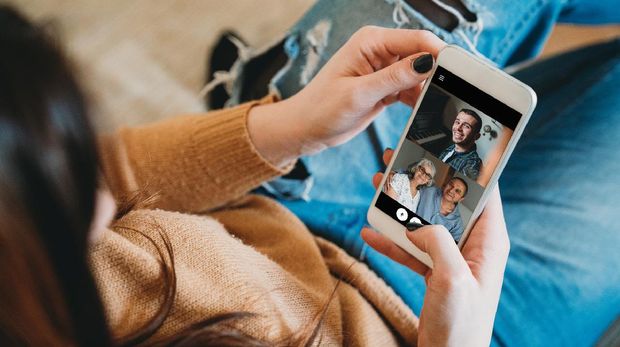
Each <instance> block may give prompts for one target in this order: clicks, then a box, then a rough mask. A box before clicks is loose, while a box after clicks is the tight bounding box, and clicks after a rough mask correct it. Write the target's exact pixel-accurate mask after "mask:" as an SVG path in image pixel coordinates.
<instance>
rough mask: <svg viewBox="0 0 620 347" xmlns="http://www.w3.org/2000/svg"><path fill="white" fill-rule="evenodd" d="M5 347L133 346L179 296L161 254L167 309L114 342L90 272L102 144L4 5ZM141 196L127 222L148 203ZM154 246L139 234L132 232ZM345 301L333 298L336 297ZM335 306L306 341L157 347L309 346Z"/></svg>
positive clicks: (202, 328) (43, 49) (211, 323)
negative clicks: (89, 251)
mask: <svg viewBox="0 0 620 347" xmlns="http://www.w3.org/2000/svg"><path fill="white" fill-rule="evenodd" d="M0 52H1V53H0V345H3V346H5V345H63V346H113V345H118V346H130V345H135V344H139V343H141V342H144V341H146V340H147V339H149V338H150V337H151V336H153V334H155V332H157V330H158V329H159V328H160V327H161V326H162V324H163V322H164V320H165V319H166V317H167V316H168V313H169V311H170V309H171V307H172V304H173V301H174V297H175V294H176V275H175V271H174V254H173V253H172V248H171V246H170V242H169V240H168V238H167V236H166V233H165V232H164V231H163V230H160V237H161V238H162V239H163V240H164V244H165V247H164V248H157V252H158V253H159V257H160V259H161V268H162V273H163V282H164V283H163V284H164V286H163V291H162V295H163V297H164V300H163V304H162V306H161V308H160V310H159V312H158V313H157V314H156V315H155V316H154V317H153V318H152V319H151V320H149V321H148V322H147V323H146V324H145V325H144V326H143V327H142V328H140V329H138V331H136V332H135V333H132V334H130V335H129V336H125V337H122V338H121V339H119V340H117V341H114V340H113V339H112V337H111V334H110V332H109V331H108V327H107V324H106V320H105V315H104V310H103V307H102V303H101V301H100V298H99V295H98V292H97V288H96V286H95V282H94V279H93V277H92V274H91V272H90V269H89V267H88V262H87V249H88V234H89V231H90V228H91V223H92V220H93V213H94V207H95V196H96V187H97V179H98V169H97V168H98V157H97V150H96V144H95V136H94V133H93V131H92V130H91V129H92V128H91V126H90V124H89V120H88V116H87V115H88V110H87V107H86V103H85V101H84V96H83V95H82V92H81V89H80V88H79V86H78V84H77V82H76V80H75V79H74V77H73V74H72V72H71V71H72V69H71V67H70V65H69V64H68V63H67V61H66V60H65V59H64V55H63V54H62V52H61V50H60V49H59V47H58V44H57V42H56V41H55V40H54V39H53V38H52V36H51V35H49V34H48V33H46V31H45V30H44V29H42V28H40V27H37V26H34V25H32V24H30V23H29V22H28V21H27V20H26V19H25V18H24V17H23V16H21V15H20V14H19V13H18V12H16V11H15V10H13V9H12V8H10V7H8V6H1V5H0ZM145 200H148V199H145V198H144V197H140V196H139V195H137V196H136V197H133V198H132V199H129V200H128V201H127V202H128V203H127V204H125V206H124V207H122V208H121V213H125V212H127V211H129V210H130V209H131V208H132V207H135V206H136V203H137V201H142V202H144V201H145ZM132 231H133V232H137V233H140V234H142V235H143V236H144V237H146V238H147V239H149V240H150V241H151V242H152V243H153V244H155V242H154V240H152V239H151V238H150V237H149V236H148V235H146V234H143V233H141V232H140V231H139V230H132ZM335 291H336V288H334V291H333V293H332V297H333V295H334V293H335ZM330 301H331V298H330V299H329V300H328V301H327V302H326V303H325V306H324V307H323V308H322V309H321V310H320V311H319V312H318V313H317V314H316V316H315V318H314V319H313V321H312V322H309V324H308V325H307V326H306V328H305V329H304V330H303V331H300V332H298V333H297V334H294V335H293V336H291V337H290V338H287V339H286V340H283V341H276V342H273V341H272V342H269V343H268V342H265V341H262V340H260V339H258V338H256V337H252V336H248V335H246V334H244V333H243V332H242V331H241V329H237V328H236V322H238V321H241V320H247V319H251V317H252V316H253V314H252V313H249V312H231V313H228V314H223V315H221V316H218V317H214V318H211V319H207V320H205V321H203V322H200V323H198V324H196V325H195V326H191V327H188V328H187V329H186V330H185V331H183V332H181V333H179V334H177V335H175V336H172V337H170V338H168V339H166V340H161V341H155V342H154V343H155V344H157V345H178V346H191V345H201V346H266V345H271V344H274V343H275V344H282V345H310V344H311V343H312V342H313V341H314V339H315V337H316V335H317V332H318V328H319V325H320V322H321V321H322V319H323V316H324V315H325V312H326V310H327V307H328V305H329V302H330Z"/></svg>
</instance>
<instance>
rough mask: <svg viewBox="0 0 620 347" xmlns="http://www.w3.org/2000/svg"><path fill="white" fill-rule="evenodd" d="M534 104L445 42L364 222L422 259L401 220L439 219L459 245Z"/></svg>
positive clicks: (526, 90) (509, 81) (524, 91)
mask: <svg viewBox="0 0 620 347" xmlns="http://www.w3.org/2000/svg"><path fill="white" fill-rule="evenodd" d="M535 106H536V94H535V93H534V91H533V90H532V89H531V88H530V87H528V86H527V85H525V84H523V83H522V82H520V81H518V80H517V79H515V78H514V77H512V76H510V75H508V74H506V73H504V72H503V71H501V70H499V69H497V68H495V67H493V66H491V65H489V64H488V63H486V62H484V61H483V60H481V59H479V58H477V57H475V56H473V55H471V54H470V53H468V52H467V51H465V50H463V49H461V48H459V47H457V46H452V45H450V46H446V47H445V48H444V49H442V50H441V52H440V53H439V55H438V57H437V62H436V64H435V67H434V72H433V74H432V75H431V77H429V79H428V80H427V81H426V83H425V85H424V89H423V92H422V94H421V95H420V97H419V98H418V101H417V104H416V105H415V107H414V109H413V114H412V116H411V119H410V120H409V122H408V123H407V126H406V128H405V131H404V133H403V135H402V137H401V139H400V141H399V143H398V146H397V148H396V149H395V152H394V155H393V157H392V160H391V162H390V163H389V165H388V167H387V169H386V172H385V174H384V176H383V180H382V182H381V184H380V185H379V188H378V189H377V192H376V194H375V197H374V199H373V201H372V203H371V206H370V208H369V210H368V221H369V223H370V225H371V226H372V227H374V228H375V229H376V230H378V231H379V232H381V233H383V234H384V235H386V236H387V237H388V238H390V239H391V240H392V241H394V242H395V243H396V244H397V245H399V246H400V247H401V248H403V249H404V250H405V251H407V252H409V253H410V254H411V255H413V256H414V257H416V258H417V259H419V260H420V261H422V262H423V263H425V264H426V265H428V266H429V267H432V261H431V259H430V257H429V256H428V254H426V253H424V252H422V251H421V250H420V249H418V248H417V247H415V246H414V245H413V244H412V243H411V242H410V241H409V239H407V237H406V236H405V232H406V228H405V226H406V225H407V224H409V223H413V224H417V225H429V224H440V225H443V226H444V227H446V229H448V231H449V232H450V234H451V235H452V237H453V238H454V242H456V243H457V244H458V245H459V247H460V248H462V247H463V245H464V244H465V242H466V240H467V236H468V234H469V232H470V231H471V228H472V226H473V224H474V222H475V221H476V219H477V218H478V217H479V216H480V213H482V210H483V209H484V205H485V202H486V200H487V198H488V196H489V193H490V192H491V191H492V189H493V187H494V186H495V185H496V184H497V180H498V178H499V176H500V174H501V172H502V170H503V168H504V166H505V165H506V162H507V161H508V158H509V157H510V154H511V153H512V150H513V149H514V147H515V145H516V143H517V141H518V139H519V137H520V136H521V133H522V132H523V128H524V127H525V125H526V124H527V122H528V120H529V118H530V116H531V114H532V112H533V111H534V108H535Z"/></svg>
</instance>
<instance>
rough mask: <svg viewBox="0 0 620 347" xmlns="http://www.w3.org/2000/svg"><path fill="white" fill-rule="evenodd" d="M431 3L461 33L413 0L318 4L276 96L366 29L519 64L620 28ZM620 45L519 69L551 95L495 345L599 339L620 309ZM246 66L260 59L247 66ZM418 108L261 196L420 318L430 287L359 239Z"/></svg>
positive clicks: (587, 16)
mask: <svg viewBox="0 0 620 347" xmlns="http://www.w3.org/2000/svg"><path fill="white" fill-rule="evenodd" d="M426 2H427V3H429V2H430V3H432V4H434V6H435V8H434V11H444V15H445V17H447V18H449V19H451V20H452V22H454V23H456V25H455V26H454V25H453V27H452V28H445V27H442V26H439V25H436V24H435V23H434V21H433V20H431V19H429V18H427V17H426V16H424V15H423V14H422V13H421V12H420V11H418V10H416V9H415V8H414V7H413V6H411V5H410V4H409V3H414V4H415V3H419V2H416V1H410V2H407V1H404V0H319V1H317V3H316V4H315V6H314V7H313V8H311V9H310V10H309V11H308V12H307V14H306V15H305V16H304V17H303V18H302V19H301V20H300V21H299V22H298V23H297V24H296V25H295V26H294V27H293V28H292V29H291V30H290V32H289V34H288V36H287V37H286V39H285V42H284V45H283V47H284V51H285V54H286V55H287V56H288V63H287V64H286V65H285V66H284V67H283V68H282V69H281V70H280V71H279V72H278V73H277V74H276V75H275V76H274V77H273V79H272V80H271V83H270V85H269V88H270V91H271V92H273V93H276V94H278V95H279V96H280V97H282V98H286V97H289V96H291V95H293V94H295V93H296V92H297V91H299V90H300V89H301V88H303V87H304V86H305V85H306V84H307V83H308V82H309V81H310V80H311V79H312V77H313V76H314V75H315V74H316V73H317V72H318V70H319V69H320V68H321V66H323V64H324V63H325V62H326V61H327V60H328V59H329V58H330V57H331V56H332V55H333V53H334V52H335V51H336V50H337V49H338V48H339V47H340V46H341V45H342V44H344V42H346V41H347V39H348V38H349V37H350V36H351V34H353V33H354V32H355V31H356V30H357V29H359V28H360V27H361V26H363V25H369V24H371V25H378V26H383V27H401V28H414V29H427V30H430V31H432V32H434V33H435V34H437V35H438V36H439V37H440V38H442V39H444V40H445V41H447V42H449V43H454V44H457V45H460V46H462V47H464V48H466V49H468V50H470V51H472V52H474V53H475V54H477V55H482V56H485V57H487V58H488V59H489V60H491V61H492V62H493V63H494V64H496V65H498V66H500V67H505V66H507V65H511V64H515V63H519V62H522V61H525V60H528V59H530V58H533V57H534V56H535V55H536V54H537V53H538V52H539V51H540V50H541V48H542V45H543V44H544V41H545V39H546V38H547V36H548V34H549V33H550V30H551V28H552V27H553V25H554V24H555V22H556V21H558V20H563V21H569V22H577V23H617V22H619V21H620V18H618V16H619V12H618V11H617V10H616V8H615V7H614V4H613V3H612V1H597V2H592V1H590V2H588V1H570V0H562V1H561V0H524V1H499V0H489V1H484V2H482V1H479V2H478V1H475V0H466V1H464V5H465V8H466V9H467V10H468V11H469V12H470V15H469V16H467V15H465V14H463V13H461V12H460V11H459V10H457V9H455V8H454V7H452V6H448V5H446V4H445V3H449V2H448V1H446V2H445V3H444V2H441V1H437V0H427V1H426ZM471 14H474V17H475V18H474V17H472V16H471ZM619 47H620V44H619V43H618V42H617V41H616V42H611V43H608V44H606V45H599V46H597V47H594V48H591V49H586V50H583V51H580V52H576V53H571V54H568V55H565V56H563V57H560V58H556V59H553V60H550V61H546V62H542V63H539V64H537V65H535V66H533V67H530V68H528V69H526V70H523V71H520V72H519V73H518V74H517V76H518V77H519V78H520V79H522V80H524V81H525V82H526V83H528V84H530V85H532V86H533V87H534V89H535V90H536V91H537V93H538V95H539V99H540V100H539V107H538V109H537V111H536V113H535V115H534V116H533V118H532V121H531V125H530V126H529V127H528V128H527V129H526V132H525V133H524V135H523V137H522V141H521V142H520V143H519V145H518V147H517V149H516V150H515V152H514V154H513V157H512V159H511V160H510V162H509V164H508V165H507V167H506V169H505V171H504V174H503V176H502V179H501V181H500V186H501V188H502V196H503V204H504V210H505V214H506V221H507V225H508V230H509V234H510V238H511V245H512V248H511V253H510V257H509V261H508V266H507V269H506V276H505V280H504V286H503V291H502V296H501V298H500V305H499V309H498V312H497V316H496V321H495V327H494V331H493V340H492V345H497V346H503V345H514V346H573V345H574V346H582V345H592V344H594V343H595V342H596V341H597V340H598V339H599V337H600V336H601V334H602V333H603V332H604V331H605V330H606V329H607V327H608V326H609V325H610V324H611V322H612V321H613V320H614V319H616V317H618V315H619V314H620V275H619V274H620V272H619V271H617V269H618V268H620V252H618V250H617V245H619V244H620V225H619V224H618V222H617V221H618V217H617V214H618V213H620V210H619V209H618V207H617V203H618V198H617V197H618V196H620V184H618V183H616V182H617V179H615V178H613V177H614V176H615V173H616V172H618V171H620V166H619V164H618V163H620V154H619V153H620V152H618V151H617V150H616V147H617V144H618V143H620V131H619V130H618V129H620V128H619V127H618V126H617V125H616V124H618V122H620V111H619V110H620V102H619V101H620V88H619V87H618V83H617V81H618V80H620V67H619V59H620V57H619V55H618V52H619V51H620V48H619ZM244 59H246V60H247V59H251V57H245V58H244V57H242V59H241V61H240V64H243V63H244V61H243V60H244ZM238 65H239V64H238ZM233 94H234V93H233ZM238 101H239V100H235V98H234V97H233V98H232V99H231V100H229V102H228V105H234V104H235V103H237V102H238ZM410 113H411V109H410V108H408V107H407V106H405V105H402V104H395V105H392V106H390V107H388V108H386V109H385V110H384V111H383V112H382V114H381V115H380V116H379V117H378V118H377V120H376V121H375V122H374V123H373V124H372V125H371V126H370V127H369V128H368V130H367V131H364V132H362V133H361V134H359V135H358V136H357V137H355V138H354V139H352V140H351V141H350V142H348V143H346V144H344V145H342V146H339V147H336V148H330V149H327V150H325V151H324V152H322V153H320V154H318V155H315V156H312V157H306V158H303V159H302V160H301V161H302V162H303V165H304V166H305V167H306V171H307V174H305V175H301V177H295V178H286V177H285V178H281V179H278V180H276V181H274V182H269V183H267V184H265V186H264V187H263V188H262V189H261V192H262V193H264V194H271V195H272V196H275V197H276V198H278V199H279V200H280V201H281V202H282V203H283V204H284V205H286V206H287V207H288V208H290V209H291V210H292V211H293V212H295V213H296V214H297V215H298V216H299V217H300V218H301V219H302V220H303V221H304V222H305V223H306V225H308V227H309V228H310V229H311V230H312V231H313V232H314V233H316V234H318V235H320V236H322V237H325V238H327V239H329V240H331V241H333V242H335V243H337V244H339V245H340V246H341V247H343V248H344V249H345V250H347V251H348V252H349V253H350V254H352V255H354V256H356V257H358V258H360V259H363V260H364V261H365V262H366V263H367V264H368V265H369V266H370V267H371V268H372V269H373V270H374V271H375V272H377V273H378V274H379V275H380V276H381V277H382V278H384V280H385V281H386V282H387V283H388V284H390V285H391V286H392V287H393V288H394V290H395V291H396V292H397V293H398V294H399V295H400V296H401V297H402V298H403V300H404V301H405V302H406V303H407V304H408V305H409V306H410V307H411V308H412V309H413V310H414V312H416V313H418V314H419V313H420V309H421V306H422V300H423V297H424V283H423V279H422V278H420V277H419V276H417V275H416V274H414V273H413V272H412V271H410V270H408V269H406V268H404V267H403V266H401V265H399V264H396V263H394V262H393V261H392V260H390V259H388V258H386V257H384V256H382V255H381V254H378V253H377V252H375V251H374V250H372V249H370V248H368V247H367V246H366V245H365V244H364V242H363V241H362V240H361V239H360V237H359V230H360V229H361V227H362V226H363V225H365V223H366V211H367V209H368V206H369V204H370V201H371V199H372V196H373V194H374V188H373V187H372V185H371V183H370V182H371V178H372V175H373V174H374V173H375V172H377V171H382V170H383V169H384V166H383V164H382V162H381V153H382V152H383V149H384V148H386V147H392V148H393V147H394V146H395V145H396V144H397V141H398V139H399V137H400V134H401V132H402V131H403V129H404V127H405V124H406V122H407V119H408V117H409V115H410ZM610 125H616V126H612V127H609V126H610ZM576 143H577V144H580V145H579V146H576V145H575V144H576ZM549 158H553V160H549ZM533 168H536V169H535V170H534V169H533Z"/></svg>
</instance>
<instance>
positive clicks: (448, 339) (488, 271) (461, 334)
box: [362, 151, 510, 346]
mask: <svg viewBox="0 0 620 347" xmlns="http://www.w3.org/2000/svg"><path fill="white" fill-rule="evenodd" d="M392 154H393V153H392V151H386V153H385V154H384V161H386V162H389V159H390V157H391V156H392ZM381 178H382V175H381V174H376V175H375V177H374V178H373V184H374V185H375V187H376V186H378V184H379V183H380V182H381ZM403 232H406V233H407V237H408V238H409V240H410V241H411V242H412V243H413V244H414V245H416V246H417V247H418V248H419V249H421V250H422V251H424V252H426V253H428V255H429V256H430V257H431V259H432V260H433V269H430V268H428V267H427V266H426V265H424V264H423V263H421V262H420V261H418V260H417V259H415V258H414V257H412V256H411V255H409V253H407V252H405V251H403V250H402V249H401V248H399V247H398V246H396V245H395V244H394V243H393V242H392V241H390V240H389V239H387V238H386V237H385V236H383V235H381V234H379V233H376V232H375V231H373V230H371V229H363V230H362V238H363V239H364V240H365V241H366V242H367V243H368V244H369V245H370V246H371V247H373V248H374V249H376V250H377V251H379V252H381V253H383V254H385V255H387V256H388V257H390V258H392V259H393V260H395V261H397V262H399V263H401V264H403V265H406V266H408V267H409V268H411V269H412V270H414V271H415V272H417V273H419V274H420V275H422V276H424V278H425V280H426V286H427V288H426V295H425V296H424V304H423V306H422V313H421V315H420V328H419V336H418V345H419V346H488V345H489V343H490V340H491V332H492V329H493V321H494V318H495V312H496V310H497V303H498V301H499V295H500V291H501V287H502V280H503V276H504V268H505V266H506V260H507V258H508V251H509V248H510V246H509V242H508V234H507V232H506V225H505V223H504V216H503V212H502V205H501V200H500V196H499V190H498V189H497V188H496V189H495V190H494V191H493V193H492V195H491V197H490V199H489V201H488V202H487V205H486V207H485V209H484V212H483V213H482V215H481V216H480V218H479V219H478V221H476V224H475V225H474V228H473V230H472V231H471V233H470V235H469V238H468V239H467V242H466V243H465V246H464V247H463V250H462V254H461V252H459V249H458V247H457V246H456V244H455V243H454V240H453V239H452V236H450V233H449V232H448V231H447V230H446V229H445V228H444V227H443V226H436V225H432V226H425V227H422V228H420V229H417V230H415V231H413V232H408V231H403Z"/></svg>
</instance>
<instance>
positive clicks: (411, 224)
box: [405, 222, 424, 231]
mask: <svg viewBox="0 0 620 347" xmlns="http://www.w3.org/2000/svg"><path fill="white" fill-rule="evenodd" d="M422 226H424V225H423V224H420V223H418V222H409V223H407V225H406V226H405V227H406V228H407V230H409V231H414V230H416V229H418V228H419V227H422Z"/></svg>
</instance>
